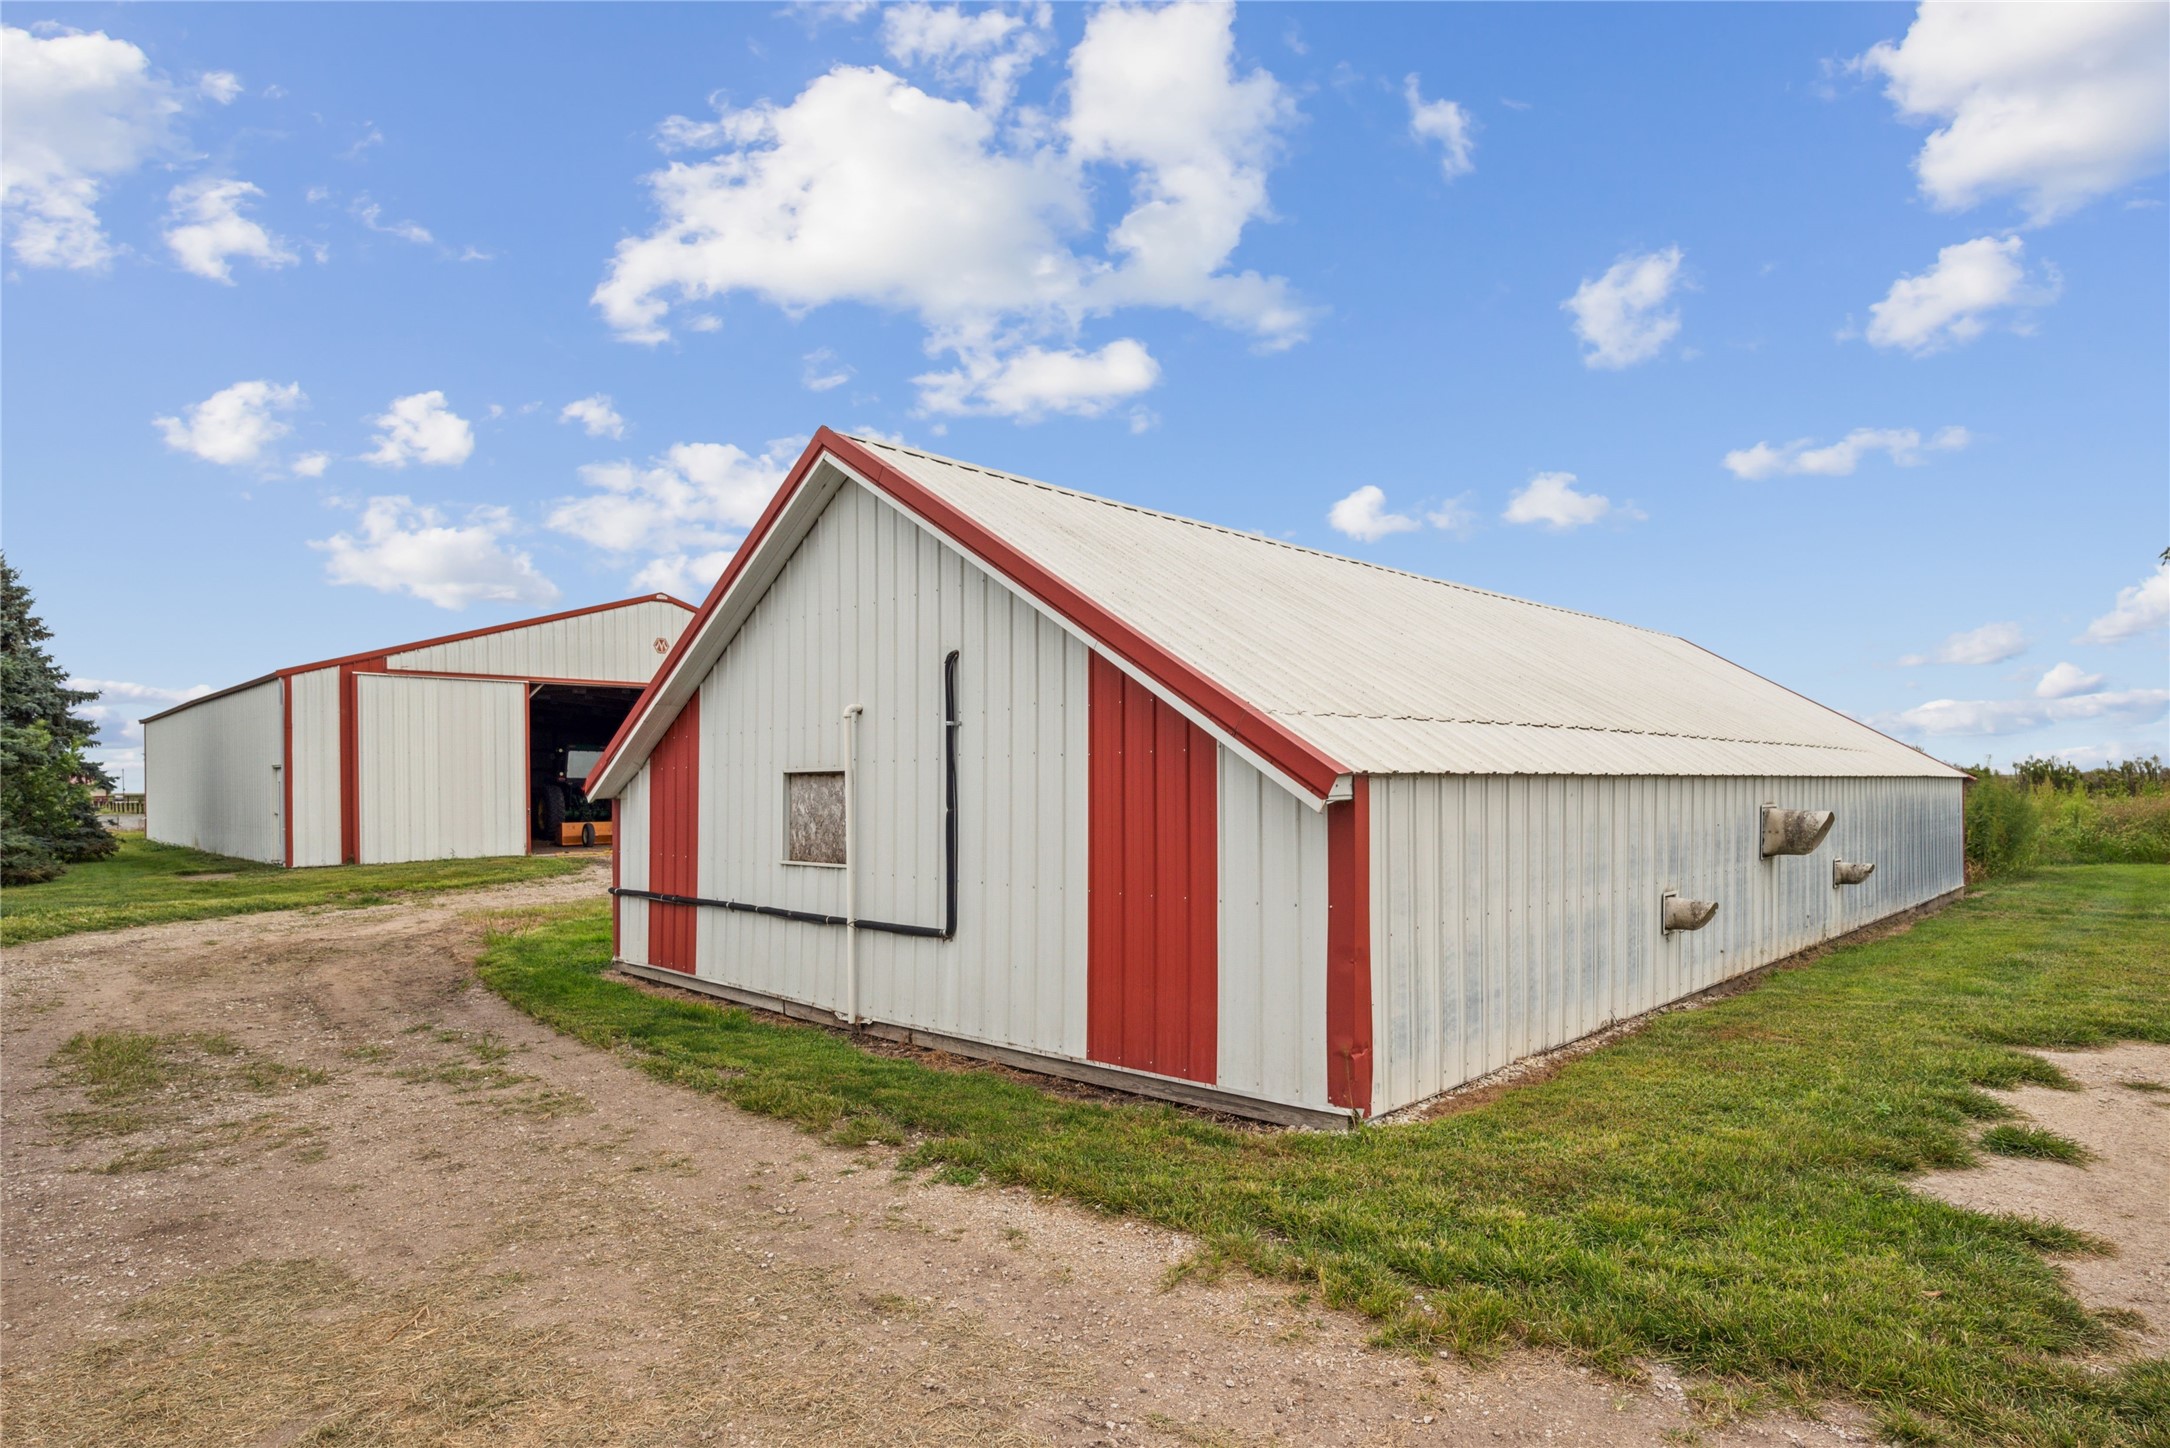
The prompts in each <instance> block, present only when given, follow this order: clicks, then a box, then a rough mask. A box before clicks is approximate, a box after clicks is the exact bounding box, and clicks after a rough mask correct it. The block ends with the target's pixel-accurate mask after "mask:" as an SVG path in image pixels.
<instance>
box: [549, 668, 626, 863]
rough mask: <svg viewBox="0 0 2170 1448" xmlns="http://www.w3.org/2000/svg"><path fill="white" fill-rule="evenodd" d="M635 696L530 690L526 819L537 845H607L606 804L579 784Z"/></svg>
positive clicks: (597, 690) (592, 688) (558, 687)
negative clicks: (594, 797) (589, 796)
mask: <svg viewBox="0 0 2170 1448" xmlns="http://www.w3.org/2000/svg"><path fill="white" fill-rule="evenodd" d="M640 692H641V691H640V689H639V688H637V687H633V686H624V687H614V686H611V685H607V684H540V683H539V684H533V685H530V686H529V689H528V700H527V717H528V819H529V837H530V838H531V839H533V840H534V841H535V842H536V843H537V844H539V845H547V846H556V847H560V848H580V847H583V846H595V845H608V844H610V843H611V830H610V805H609V803H608V802H607V801H596V800H591V799H589V798H588V796H587V793H586V791H585V790H584V789H583V788H582V787H581V786H582V782H583V781H584V780H586V778H587V776H588V771H589V770H591V769H593V768H594V767H595V761H596V760H597V759H598V758H600V757H601V756H602V753H603V749H604V746H606V745H608V744H609V743H610V739H611V736H612V735H613V734H616V733H617V732H618V726H619V725H620V724H622V723H624V722H625V716H626V715H627V714H629V713H631V712H632V709H633V704H634V701H635V700H637V699H639V698H640Z"/></svg>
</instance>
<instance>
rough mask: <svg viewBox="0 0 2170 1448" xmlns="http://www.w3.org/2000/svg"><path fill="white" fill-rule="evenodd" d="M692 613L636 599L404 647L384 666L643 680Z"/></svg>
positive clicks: (535, 676) (660, 602)
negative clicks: (521, 625) (524, 624)
mask: <svg viewBox="0 0 2170 1448" xmlns="http://www.w3.org/2000/svg"><path fill="white" fill-rule="evenodd" d="M692 617H693V615H692V614H691V613H689V612H687V611H686V610H685V609H684V608H683V607H681V606H679V605H678V604H675V603H668V602H665V601H664V600H662V599H653V598H644V599H642V600H641V601H639V602H638V603H629V604H626V605H624V606H623V607H620V608H605V609H598V610H596V611H595V612H593V613H583V614H579V615H577V616H575V617H573V618H561V619H556V620H554V621H552V622H549V623H538V624H530V625H528V626H527V627H525V628H513V629H505V630H503V631H501V632H498V633H487V634H482V635H480V636H478V637H476V638H471V639H456V640H454V641H453V642H451V643H444V644H432V645H430V646H429V647H428V648H421V649H409V650H407V651H406V652H405V653H398V654H392V655H390V656H389V657H388V658H387V660H386V664H387V667H389V668H392V669H394V670H398V669H417V670H422V669H427V670H432V671H436V672H440V673H454V674H507V675H511V676H513V677H516V678H523V679H605V680H612V681H616V682H622V683H628V684H645V683H647V682H648V680H649V678H650V677H651V676H652V675H653V674H654V673H655V671H656V666H657V665H658V664H661V663H662V662H663V655H664V653H665V652H666V651H668V649H669V648H670V646H671V645H672V644H674V643H676V642H678V635H679V633H680V632H681V631H683V630H684V628H685V626H686V624H687V622H688V621H689V620H691V619H692ZM658 640H660V641H661V642H662V647H661V648H658V647H657V646H656V645H657V641H658Z"/></svg>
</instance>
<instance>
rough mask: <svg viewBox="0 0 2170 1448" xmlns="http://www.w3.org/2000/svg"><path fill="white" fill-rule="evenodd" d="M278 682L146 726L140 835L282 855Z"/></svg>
mask: <svg viewBox="0 0 2170 1448" xmlns="http://www.w3.org/2000/svg"><path fill="white" fill-rule="evenodd" d="M282 698H283V695H282V694H281V692H280V680H278V679H266V680H265V681H264V682H263V683H261V684H258V685H256V686H255V687H254V688H250V689H242V690H239V691H237V692H235V693H231V694H227V695H225V696H223V697H221V698H217V699H207V700H205V701H204V702H202V703H200V704H193V705H190V706H189V707H188V708H186V709H182V710H180V711H179V712H177V713H173V714H168V715H167V716H166V717H165V718H163V719H154V720H152V721H151V722H150V723H148V724H146V725H144V726H143V751H144V761H145V769H144V776H143V777H144V791H145V799H144V809H145V812H146V816H147V817H146V819H145V821H144V833H145V834H146V835H147V836H148V837H149V838H151V839H154V840H156V841H158V842H159V843H160V844H167V845H189V846H192V847H193V848H195V849H199V850H210V851H213V852H214V853H216V854H221V855H232V856H234V857H235V858H236V859H242V860H263V861H265V862H267V863H269V864H274V865H276V864H279V863H280V862H281V861H283V860H284V859H285V858H286V826H285V822H284V810H285V785H284V783H283V782H282V774H283V771H284V766H285V752H286V751H285V743H284V734H285V727H286V726H285V716H284V710H283V707H282V704H281V700H282Z"/></svg>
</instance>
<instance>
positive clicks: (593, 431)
mask: <svg viewBox="0 0 2170 1448" xmlns="http://www.w3.org/2000/svg"><path fill="white" fill-rule="evenodd" d="M558 421H559V422H577V423H579V424H580V425H581V426H582V427H584V428H586V429H587V432H588V436H589V437H624V436H625V419H624V418H622V417H620V416H619V415H618V409H617V408H615V407H612V406H611V405H610V398H609V396H608V395H607V394H605V393H601V392H598V393H596V394H595V395H594V396H592V397H583V398H581V399H580V400H579V401H577V402H568V403H566V404H565V406H564V407H563V408H562V409H561V410H560V411H559V413H558Z"/></svg>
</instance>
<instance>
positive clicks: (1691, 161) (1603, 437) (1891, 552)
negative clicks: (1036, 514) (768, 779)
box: [0, 4, 2170, 762]
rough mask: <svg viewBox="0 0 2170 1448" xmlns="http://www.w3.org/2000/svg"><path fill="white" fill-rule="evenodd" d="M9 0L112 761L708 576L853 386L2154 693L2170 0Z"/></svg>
mask: <svg viewBox="0 0 2170 1448" xmlns="http://www.w3.org/2000/svg"><path fill="white" fill-rule="evenodd" d="M4 17H5V21H6V24H7V26H8V34H7V36H6V85H5V98H6V105H7V118H6V129H5V136H6V142H5V144H6V156H5V171H6V184H7V208H6V209H7V237H6V246H7V254H6V260H5V281H4V291H0V301H4V310H0V345H4V354H0V369H4V371H0V384H4V386H0V449H4V451H0V464H4V470H5V483H6V503H7V517H6V522H7V524H8V525H9V526H8V527H7V531H6V547H7V552H8V556H9V558H10V560H11V561H12V562H13V563H14V564H15V565H16V566H17V567H18V568H20V569H21V570H22V571H23V572H24V573H25V575H26V576H27V578H28V581H29V582H30V584H31V585H32V587H33V588H34V589H35V590H36V591H37V594H38V596H39V599H40V601H41V603H42V605H43V607H44V611H45V613H46V615H47V618H48V621H49V622H50V623H52V625H53V626H54V627H55V629H56V630H57V632H58V634H59V639H58V648H59V653H60V656H61V659H62V661H63V663H64V664H65V665H66V666H67V667H69V668H70V669H71V670H72V671H73V672H74V673H76V674H77V675H78V676H80V677H82V678H84V679H88V680H94V681H98V684H99V686H100V687H102V688H104V689H105V691H106V692H105V696H104V698H103V700H102V702H101V705H100V708H101V710H102V711H103V712H102V718H103V719H104V720H105V722H106V725H107V727H106V736H105V737H106V744H107V753H108V754H109V756H110V757H112V758H114V759H117V760H120V761H122V762H132V761H133V760H134V759H135V758H136V757H137V756H136V753H135V749H136V746H137V744H138V743H139V736H138V735H137V734H136V733H135V732H134V731H133V728H132V725H131V724H130V722H129V721H131V720H133V719H135V718H137V717H139V716H140V715H141V714H143V713H148V712H152V711H154V710H155V709H157V708H160V707H164V705H165V704H166V703H168V702H170V701H171V700H173V699H175V698H178V697H182V696H184V695H185V694H186V693H187V692H189V691H191V690H195V689H201V688H205V687H215V686H220V685H224V684H227V683H231V682H234V681H236V680H239V679H241V678H245V677H248V676H251V675H253V674H256V673H260V672H263V671H265V670H267V669H270V668H273V667H276V666H279V665H283V664H289V663H294V662H299V661H303V660H306V659H309V658H315V657H322V656H328V655H333V654H338V653H342V652H346V651H349V650H352V649H358V648H362V647H367V646H373V645H379V644H383V643H387V642H392V641H396V640H399V639H404V638H410V637H421V636H426V635H431V634H437V633H443V632H449V631H452V630H456V629H462V628H470V627H476V626H480V625H482V624H487V623H492V622H497V621H501V620H505V619H510V618H517V617H520V616H523V615H525V614H529V613H535V612H540V611H544V610H545V609H548V608H560V607H572V606H577V605H580V604H585V603H590V602H597V601H601V600H604V599H608V598H615V597H621V596H624V595H627V594H629V593H633V592H637V591H646V590H648V589H652V588H656V587H669V588H672V589H674V590H676V591H681V592H689V593H697V592H698V591H699V590H700V589H701V588H703V587H705V585H706V583H707V582H708V581H709V580H710V579H712V578H713V577H714V575H715V572H716V571H717V570H718V569H719V568H720V567H721V564H722V561H723V559H724V558H726V557H727V556H728V553H729V550H730V548H731V546H732V544H733V542H734V541H735V539H736V538H737V536H738V535H739V533H740V532H741V531H742V530H743V528H744V526H745V524H746V523H747V522H748V521H750V519H751V517H752V516H753V514H754V513H755V512H757V511H758V509H759V506H760V503H761V502H762V501H763V499H764V498H765V496H766V493H767V491H768V490H769V489H770V488H772V487H773V486H774V484H775V482H776V480H777V479H778V477H779V476H780V472H781V468H782V467H783V465H784V464H785V463H786V462H787V461H788V459H789V458H790V457H791V456H792V455H794V454H795V453H796V451H797V449H798V447H799V446H800V445H801V444H802V443H803V440H804V439H805V438H806V437H807V436H808V435H809V434H810V433H811V431H812V430H813V429H814V428H815V427H817V426H819V425H822V424H824V423H826V424H829V425H833V426H837V427H840V428H844V429H847V430H859V431H874V432H879V433H881V434H883V435H886V436H892V437H901V438H902V439H903V440H905V441H907V442H908V443H911V444H913V445H917V446H924V447H927V448H930V449H932V450H936V451H941V452H946V453H950V454H953V455H956V456H961V457H965V458H969V459H972V460H975V461H980V462H985V463H988V464H990V465H994V466H999V467H1003V468H1008V469H1011V470H1014V471H1018V472H1023V473H1028V474H1032V475H1035V476H1039V477H1044V478H1047V479H1049V480H1051V481H1055V482H1060V483H1064V484H1067V485H1070V486H1075V487H1080V488H1084V489H1087V490H1089V491H1094V492H1099V493H1104V494H1108V495H1111V496H1115V497H1120V498H1125V499H1129V500H1132V501H1136V502H1139V503H1144V504H1147V505H1150V506H1154V507H1159V508H1165V509H1169V510H1172V511H1176V512H1181V513H1186V514H1190V515H1194V516H1198V517H1203V518H1208V519H1212V520H1215V521H1219V522H1224V523H1229V524H1232V525H1236V526H1240V527H1246V528H1252V529H1256V530H1259V531H1261V532H1265V533H1270V534H1273V535H1275V536H1280V537H1287V538H1290V539H1293V540H1296V541H1300V542H1303V543H1307V544H1311V545H1315V546H1319V547H1323V548H1329V549H1333V550H1335V551H1341V552H1347V553H1351V554H1354V555H1356V556H1359V557H1364V558H1369V559H1375V560H1377V561H1379V562H1383V563H1388V564H1392V565H1395V566H1398V567H1403V568H1408V569H1412V570H1415V571H1419V572H1424V573H1429V574H1435V575H1438V576H1442V577H1447V578H1453V579H1457V580H1461V581H1464V582H1469V583H1474V584H1478V585H1482V586H1485V587H1489V588H1496V589H1500V590H1503V591H1506V592H1509V593H1514V594H1518V595H1522V596H1525V597H1529V598H1535V599H1540V600H1544V601H1546V602H1549V603H1555V604H1561V605H1565V606H1568V607H1573V608H1579V609H1585V610H1588V611H1591V612H1595V613H1600V614H1604V615H1607V616H1610V617H1614V618H1619V619H1623V620H1626V621H1629V622H1632V623H1637V624H1642V625H1646V626H1649V627H1652V628H1658V629H1663V630H1666V631H1668V632H1675V633H1679V634H1683V635H1685V636H1687V637H1689V638H1691V639H1694V640H1695V641H1696V642H1698V643H1701V644H1703V645H1705V646H1706V647H1709V648H1711V649H1713V650H1715V651H1716V652H1718V653H1720V654H1723V655H1725V656H1726V657H1728V658H1731V659H1733V660H1735V661H1737V662H1739V663H1742V664H1744V665H1746V666H1747V667H1749V668H1752V669H1755V670H1756V671H1758V672H1760V673H1763V674H1765V675H1768V676H1770V677H1772V678H1774V679H1777V680H1779V681H1781V682H1783V683H1785V684H1787V685H1789V686H1791V687H1793V688H1795V689H1798V690H1800V691H1801V692H1803V693H1806V694H1809V695H1811V696H1813V697H1815V698H1818V699H1820V700H1822V701H1824V702H1826V703H1829V704H1831V705H1833V706H1834V707H1837V708H1839V709H1843V710H1845V711H1846V712H1848V713H1851V714H1853V715H1856V716H1857V717H1860V718H1864V719H1867V720H1869V721H1870V722H1872V723H1875V724H1877V725H1878V726H1879V727H1882V728H1885V729H1887V730H1889V731H1890V732H1893V733H1895V734H1898V735H1900V736H1901V737H1904V738H1907V739H1909V740H1912V741H1914V742H1917V743H1920V744H1922V745H1924V746H1925V747H1927V748H1929V749H1931V750H1932V751H1933V752H1935V753H1937V754H1939V755H1940V756H1942V757H1945V758H1950V759H1955V760H1960V761H1972V760H1979V759H1981V758H1983V757H1985V756H1994V757H1995V758H1997V759H1999V760H2009V759H2012V758H2015V757H2018V756H2020V755H2024V754H2027V753H2030V752H2046V751H2051V750H2059V751H2070V752H2072V753H2073V755H2074V757H2076V758H2080V759H2082V760H2085V761H2088V762H2092V761H2094V760H2096V759H2099V758H2104V757H2112V756H2117V755H2122V754H2128V753H2132V752H2141V753H2146V752H2153V751H2157V750H2164V749H2165V748H2166V742H2170V741H2166V739H2165V724H2164V717H2165V709H2166V704H2170V690H2166V689H2165V685H2166V683H2170V678H2166V675H2170V665H2166V647H2165V633H2164V627H2165V623H2166V621H2170V574H2165V573H2164V572H2163V571H2162V570H2160V569H2159V568H2158V566H2157V562H2156V556H2157V554H2158V553H2159V552H2160V551H2161V550H2162V549H2163V547H2164V545H2165V544H2170V295H2166V292H2170V211H2166V210H2165V207H2164V200H2165V196H2166V188H2165V178H2164V175H2163V169H2164V160H2165V157H2164V137H2165V134H2166V132H2170V117H2166V99H2165V97H2166V94H2170V61H2166V59H2165V57H2166V55H2170V49H2166V46H2170V37H2166V33H2165V27H2166V25H2170V19H2166V17H2170V9H2166V8H2165V7H2161V6H2155V7H2152V8H2148V7H2138V8H2133V9H2129V10H2118V9H2115V8H2112V7H2076V6H2066V7H2051V8H2046V9H2042V10H2032V9H2028V8H2023V7H1992V8H1989V9H1986V10H1982V9H1974V8H1971V7H1966V6H1924V7H1922V8H1921V9H1920V10H1919V11H1917V10H1916V9H1915V8H1914V7H1912V6H1879V5H1848V6H1829V7H1821V6H1818V7H1811V6H1771V5H1760V6H1743V7H1723V6H1716V5H1709V6H1679V7H1657V6H1625V5H1622V6H1610V7H1599V8H1575V7H1567V6H1529V7H1508V6H1484V7H1479V6H1448V7H1433V6H1420V5H1401V6H1323V7H1313V6H1300V5H1277V6H1254V7H1247V8H1244V9H1242V10H1240V11H1229V10H1225V9H1219V8H1215V7H1211V6H1204V7H1195V8H1191V9H1186V10H1180V11H1167V12H1161V11H1156V10H1152V9H1135V8H1133V9H1121V8H1110V9H1086V8H1080V7H1057V8H1053V9H1047V8H1032V7H1027V8H1022V9H1019V8H1011V9H992V10H975V9H965V10H953V9H949V8H945V7H930V6H926V5H904V6H895V7H889V8H887V9H880V8H874V7H863V6H829V7H804V6H800V7H785V8H776V7H772V6H758V5H745V6H729V7H722V6H716V7H691V6H687V7H679V6H658V5H650V6H618V7H601V6H582V5H553V6H541V7H526V6H514V5H496V6H430V5H409V6H268V5H264V6H253V5H252V6H246V7H238V6H188V5H162V6H152V7H141V8H137V7H119V6H75V5H46V6H31V5H18V4H9V5H7V6H5V7H4ZM1367 489H1376V490H1377V492H1376V493H1373V492H1368V491H1366V490H1367ZM1543 666H1544V661H1542V660H1532V661H1531V667H1533V668H1538V667H1543Z"/></svg>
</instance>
